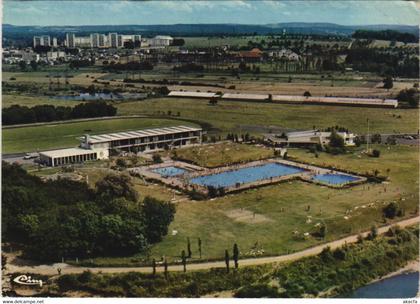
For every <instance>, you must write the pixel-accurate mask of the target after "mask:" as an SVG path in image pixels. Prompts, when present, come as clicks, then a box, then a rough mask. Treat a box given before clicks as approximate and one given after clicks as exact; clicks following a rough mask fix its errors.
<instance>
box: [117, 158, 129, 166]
mask: <svg viewBox="0 0 420 304" xmlns="http://www.w3.org/2000/svg"><path fill="white" fill-rule="evenodd" d="M115 163H116V165H117V166H118V167H121V168H125V167H127V162H126V161H125V159H123V158H118V159H117V161H116V162H115Z"/></svg>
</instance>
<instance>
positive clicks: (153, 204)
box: [142, 196, 175, 244]
mask: <svg viewBox="0 0 420 304" xmlns="http://www.w3.org/2000/svg"><path fill="white" fill-rule="evenodd" d="M142 213H143V217H144V221H145V230H146V236H147V240H148V241H149V243H151V244H153V243H156V242H159V241H161V240H162V237H163V236H164V235H166V234H167V233H168V227H169V224H170V223H171V222H172V221H173V219H174V215H175V205H174V204H172V203H170V202H162V201H159V200H157V199H155V198H152V197H149V196H146V197H145V198H144V200H143V206H142Z"/></svg>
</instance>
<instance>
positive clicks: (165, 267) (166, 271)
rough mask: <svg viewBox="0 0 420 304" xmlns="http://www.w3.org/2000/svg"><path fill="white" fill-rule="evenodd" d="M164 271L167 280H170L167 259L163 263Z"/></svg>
mask: <svg viewBox="0 0 420 304" xmlns="http://www.w3.org/2000/svg"><path fill="white" fill-rule="evenodd" d="M163 271H164V274H165V279H166V280H168V260H167V259H166V258H165V260H164V261H163Z"/></svg>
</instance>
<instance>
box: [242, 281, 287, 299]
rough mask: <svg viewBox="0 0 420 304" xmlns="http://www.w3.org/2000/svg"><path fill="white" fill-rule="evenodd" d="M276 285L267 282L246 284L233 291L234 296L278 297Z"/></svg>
mask: <svg viewBox="0 0 420 304" xmlns="http://www.w3.org/2000/svg"><path fill="white" fill-rule="evenodd" d="M279 296H280V295H279V293H278V290H277V288H276V287H273V286H268V285H267V284H254V285H246V286H244V287H242V288H240V289H239V290H238V291H237V292H235V294H234V297H235V298H278V297H279Z"/></svg>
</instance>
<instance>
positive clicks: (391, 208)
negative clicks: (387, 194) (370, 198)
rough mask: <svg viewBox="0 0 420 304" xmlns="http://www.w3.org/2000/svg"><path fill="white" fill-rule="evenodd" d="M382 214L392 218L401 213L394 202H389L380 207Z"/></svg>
mask: <svg viewBox="0 0 420 304" xmlns="http://www.w3.org/2000/svg"><path fill="white" fill-rule="evenodd" d="M382 211H383V213H384V216H385V217H386V218H389V219H393V218H395V217H396V216H401V215H402V209H401V207H400V206H399V205H398V204H397V203H396V202H391V203H389V204H388V205H386V206H385V207H384V208H383V209H382Z"/></svg>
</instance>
